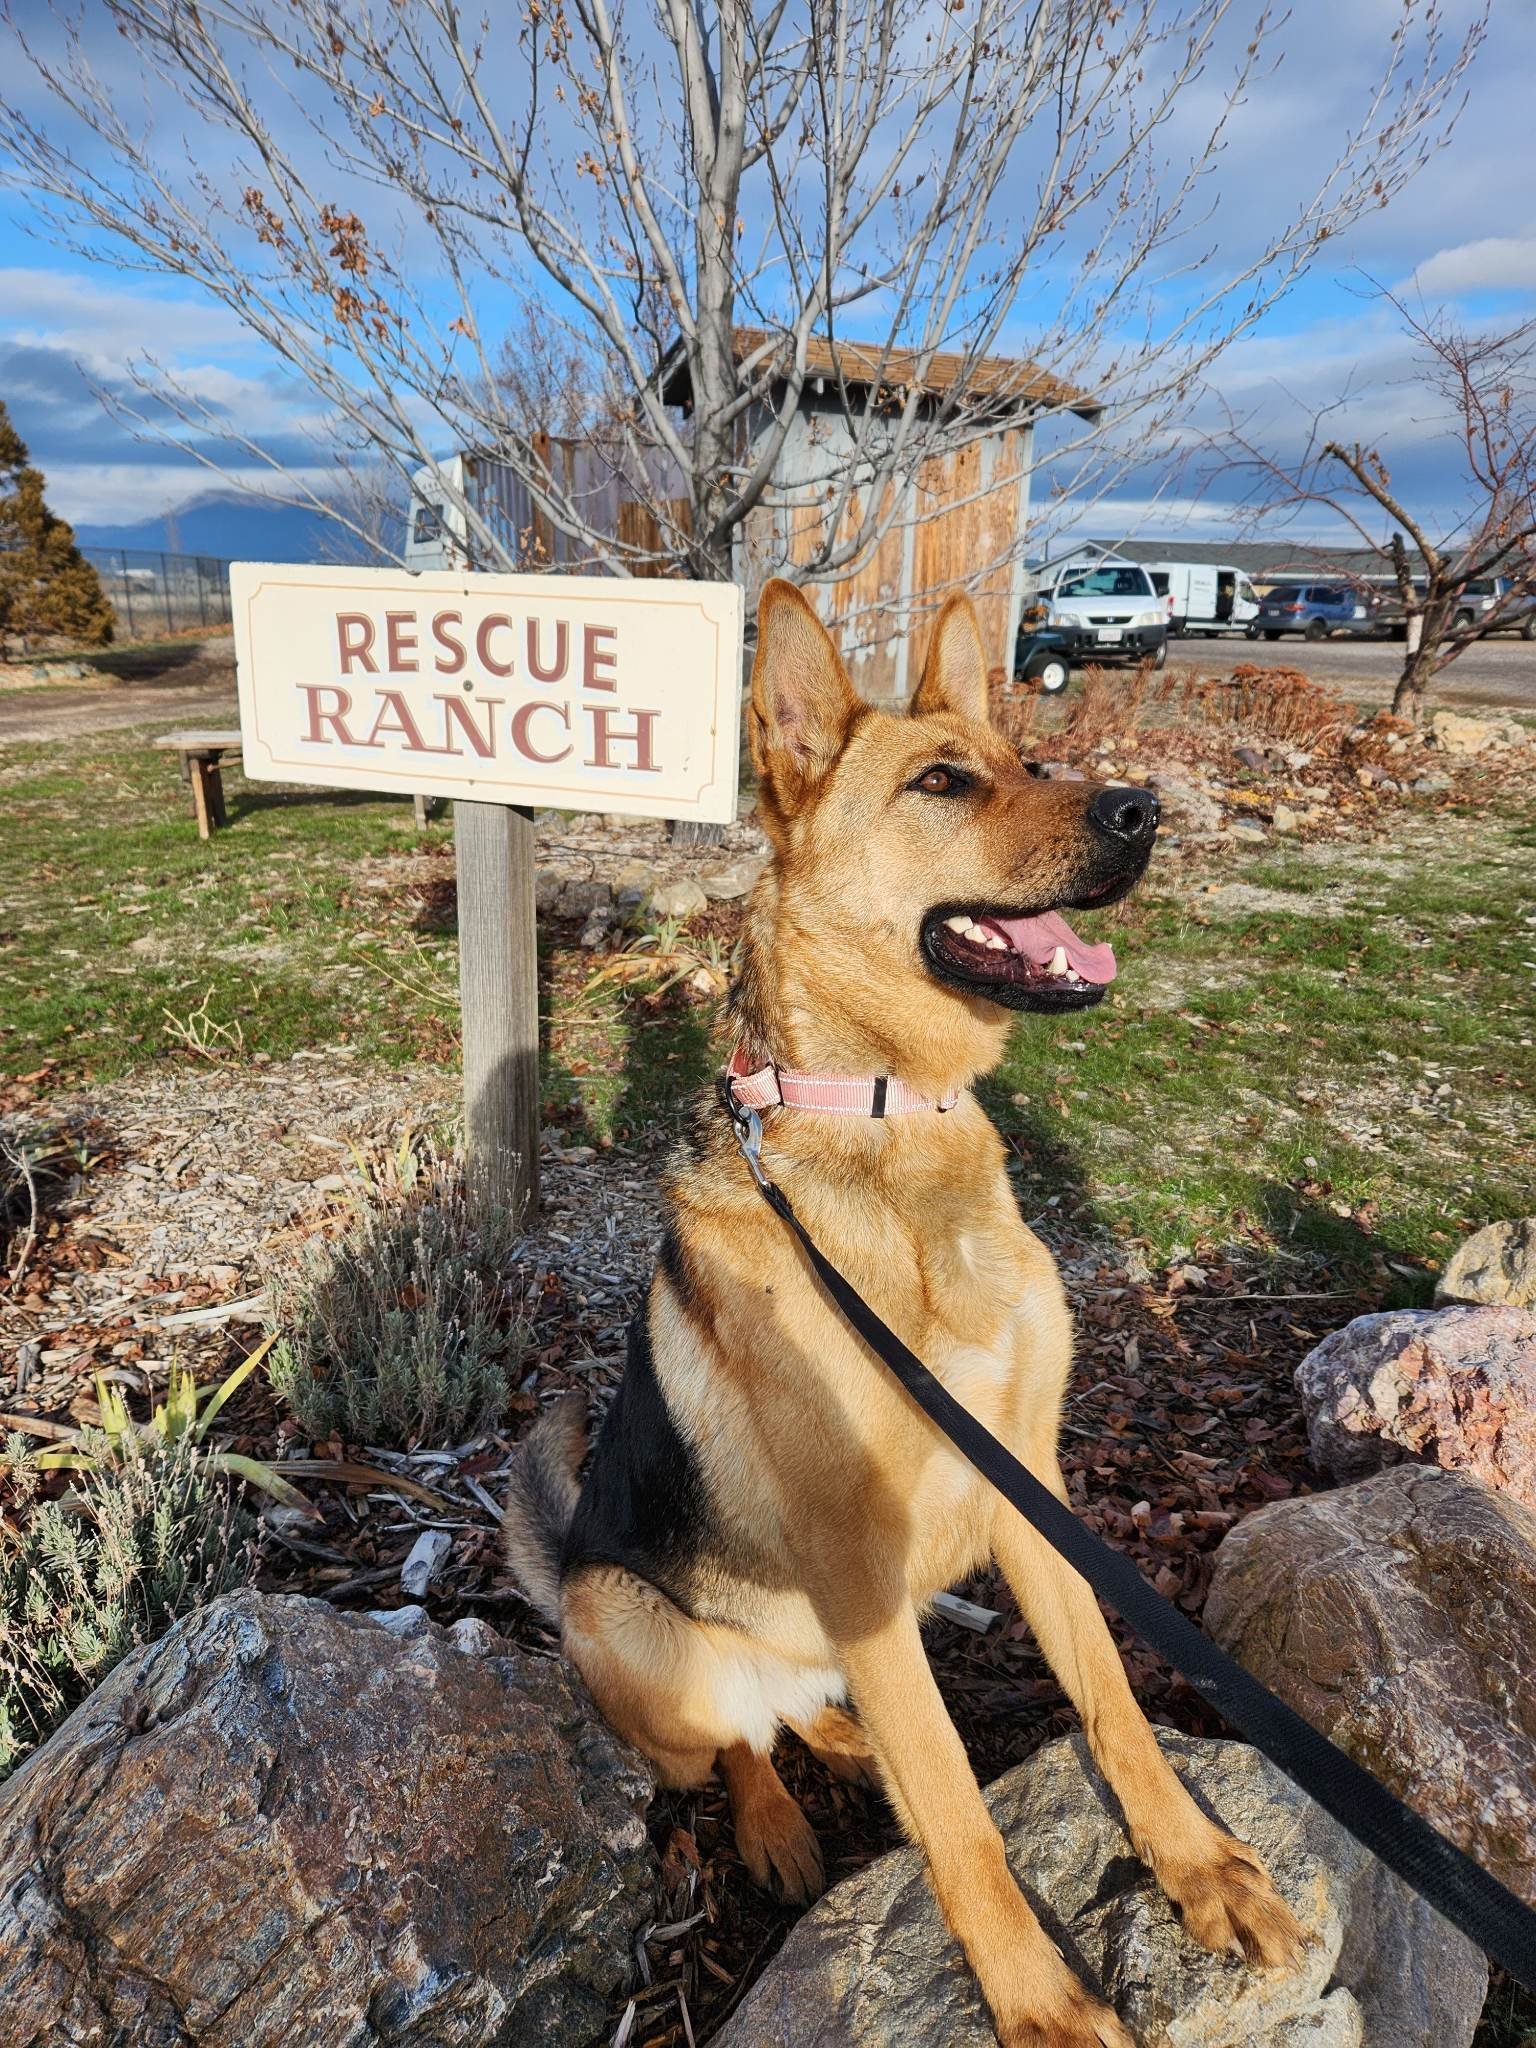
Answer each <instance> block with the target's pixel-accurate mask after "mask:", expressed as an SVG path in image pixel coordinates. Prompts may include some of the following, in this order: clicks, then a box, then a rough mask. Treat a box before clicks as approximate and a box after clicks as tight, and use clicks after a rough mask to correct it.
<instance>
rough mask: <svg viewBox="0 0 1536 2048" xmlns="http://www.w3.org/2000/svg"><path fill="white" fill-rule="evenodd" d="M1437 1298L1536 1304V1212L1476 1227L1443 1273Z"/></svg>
mask: <svg viewBox="0 0 1536 2048" xmlns="http://www.w3.org/2000/svg"><path fill="white" fill-rule="evenodd" d="M1435 1300H1436V1301H1437V1302H1452V1301H1473V1302H1505V1303H1507V1304H1508V1305H1509V1306H1510V1307H1512V1308H1536V1216H1521V1217H1519V1218H1517V1219H1516V1220H1515V1221H1514V1222H1512V1223H1490V1224H1488V1225H1487V1227H1486V1228H1485V1229H1483V1230H1476V1231H1474V1232H1473V1233H1472V1235H1471V1236H1470V1237H1469V1238H1468V1239H1467V1241H1466V1243H1465V1244H1464V1245H1462V1246H1461V1247H1460V1248H1459V1250H1457V1251H1456V1252H1455V1253H1454V1254H1453V1256H1452V1257H1451V1259H1450V1261H1449V1263H1448V1264H1447V1266H1446V1269H1445V1271H1444V1272H1443V1273H1442V1274H1441V1276H1440V1279H1439V1282H1438V1284H1437V1286H1436V1288H1435Z"/></svg>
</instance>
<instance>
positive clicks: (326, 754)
mask: <svg viewBox="0 0 1536 2048" xmlns="http://www.w3.org/2000/svg"><path fill="white" fill-rule="evenodd" d="M230 589H231V596H232V599H233V605H234V624H235V653H236V657H237V663H238V669H239V679H240V727H241V735H242V740H243V750H244V761H245V772H246V774H247V775H248V776H251V777H253V778H254V779H256V780H258V781H264V782H298V783H312V784H320V785H323V786H326V787H330V788H337V789H368V790H385V791H389V790H395V791H398V792H400V793H401V794H402V795H408V796H411V797H413V798H427V797H447V798H451V799H452V800H453V803H454V840H455V845H456V849H457V854H458V878H459V988H460V995H461V999H462V1010H463V1048H464V1110H465V1130H466V1141H467V1148H468V1153H469V1161H470V1171H471V1176H472V1180H473V1182H474V1184H475V1185H476V1186H477V1187H478V1188H479V1189H480V1190H481V1191H483V1192H484V1193H485V1194H487V1195H489V1196H491V1197H493V1198H494V1199H495V1200H497V1201H498V1202H500V1203H503V1204H505V1205H506V1206H507V1207H510V1208H512V1209H513V1210H515V1211H516V1212H518V1213H519V1214H522V1215H525V1216H526V1215H527V1214H530V1213H531V1212H532V1211H533V1210H534V1209H535V1208H536V1207H537V1203H538V1160H539V1110H538V1105H539V1006H538V977H537V953H536V932H535V921H534V850H533V810H534V807H535V806H539V807H544V806H548V807H550V808H553V809H556V810H566V811H614V812H619V813H623V814H627V815H629V816H632V817H642V818H685V819H695V820H697V821H699V822H700V823H705V824H720V825H725V824H729V823H730V822H731V821H732V820H733V819H734V817H735V815H736V767H737V734H738V730H739V720H740V702H741V650H742V612H741V592H740V590H739V589H737V587H736V586H735V585H734V584H729V583H681V582H676V583H675V582H670V581H666V580H656V581H650V580H646V581H632V582H622V581H619V580H617V579H614V578H610V577H606V576H494V575H484V576H481V575H466V574H463V573H455V572H453V571H450V570H442V571H430V572H428V573H425V574H421V575H411V574H410V573H408V572H407V571H404V570H394V569H352V570H334V569H322V568H312V567H307V566H304V567H299V566H293V565H289V564H277V563H256V562H236V563H235V564H233V566H232V567H231V570H230Z"/></svg>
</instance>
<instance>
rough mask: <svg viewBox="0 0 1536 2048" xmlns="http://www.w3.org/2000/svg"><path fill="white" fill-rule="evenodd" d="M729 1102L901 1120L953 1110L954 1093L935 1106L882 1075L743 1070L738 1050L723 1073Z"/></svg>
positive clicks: (742, 1056)
mask: <svg viewBox="0 0 1536 2048" xmlns="http://www.w3.org/2000/svg"><path fill="white" fill-rule="evenodd" d="M725 1078H726V1081H727V1084H728V1092H729V1094H730V1097H731V1099H732V1100H733V1101H734V1102H735V1103H737V1104H738V1105H739V1106H740V1107H741V1108H742V1109H775V1108H777V1107H778V1106H779V1105H780V1104H781V1103H782V1104H783V1106H784V1107H785V1108H786V1109H820V1110H826V1111H828V1112H830V1113H831V1114H832V1115H833V1116H904V1115H906V1113H907V1112H908V1111H909V1110H913V1109H938V1110H945V1109H953V1108H954V1106H955V1104H956V1103H957V1102H958V1101H959V1100H960V1090H959V1089H958V1088H956V1089H954V1090H953V1091H952V1093H950V1094H948V1095H944V1096H941V1097H940V1098H939V1099H938V1100H937V1101H935V1100H934V1098H933V1097H932V1096H929V1095H919V1094H918V1093H917V1091H916V1090H915V1089H913V1088H909V1087H908V1086H907V1084H906V1082H905V1081H899V1080H897V1079H895V1077H894V1076H891V1075H887V1074H797V1073H795V1072H793V1071H792V1070H791V1069H790V1068H788V1067H775V1066H771V1065H770V1066H766V1067H760V1068H759V1069H758V1071H757V1072H756V1073H755V1074H753V1073H749V1072H748V1071H747V1058H746V1054H745V1053H744V1052H743V1051H742V1049H741V1047H740V1046H739V1045H738V1046H737V1048H736V1050H735V1052H733V1053H732V1054H731V1063H730V1065H729V1066H728V1067H727V1068H726V1070H725Z"/></svg>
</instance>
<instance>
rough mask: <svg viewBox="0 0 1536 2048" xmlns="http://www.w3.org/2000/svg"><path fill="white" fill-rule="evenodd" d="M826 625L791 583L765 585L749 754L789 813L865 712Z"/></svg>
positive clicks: (776, 808)
mask: <svg viewBox="0 0 1536 2048" xmlns="http://www.w3.org/2000/svg"><path fill="white" fill-rule="evenodd" d="M864 709H865V707H864V704H863V702H862V701H861V699H860V698H859V697H858V696H857V695H856V694H855V692H854V689H853V685H852V684H851V683H850V682H849V680H848V676H847V672H846V670H845V669H844V667H843V664H842V661H841V659H840V658H839V655H838V652H837V649H836V648H835V647H834V646H833V645H832V642H831V639H830V638H829V636H828V634H827V629H826V627H825V626H823V624H822V623H821V621H820V619H818V618H817V616H816V614H815V613H814V612H813V611H812V610H811V607H810V606H809V605H808V604H807V603H806V601H805V599H804V598H803V597H802V596H801V595H800V593H799V591H798V590H796V589H795V587H794V585H793V584H792V583H784V582H782V581H780V579H779V578H778V577H775V578H774V579H773V581H772V582H770V583H767V584H765V585H764V586H763V594H762V598H761V600H760V602H759V604H758V607H757V659H756V660H755V661H754V662H753V664H752V720H751V724H752V760H753V762H754V764H755V766H756V768H757V773H758V779H759V782H760V783H761V785H762V790H763V794H764V795H765V796H766V797H767V798H768V800H769V806H770V808H771V810H772V811H773V812H776V813H778V814H779V815H780V816H784V817H787V816H788V815H789V814H790V813H791V812H793V811H794V810H795V809H796V808H797V807H798V806H799V804H800V803H801V802H802V801H803V800H804V799H805V797H806V796H807V795H808V794H809V793H810V791H811V790H812V789H813V788H814V787H815V785H816V784H817V783H818V782H819V781H820V780H821V778H822V776H823V775H825V774H826V772H827V770H828V769H829V768H830V767H831V766H832V764H833V762H834V761H835V760H836V759H837V757H838V755H839V754H840V753H841V752H842V750H843V748H844V746H845V745H846V744H847V741H848V736H849V734H850V733H851V732H852V730H853V728H854V726H855V725H856V724H857V723H858V720H859V718H860V717H861V716H862V714H863V712H864Z"/></svg>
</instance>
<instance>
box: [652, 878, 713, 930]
mask: <svg viewBox="0 0 1536 2048" xmlns="http://www.w3.org/2000/svg"><path fill="white" fill-rule="evenodd" d="M708 908H709V898H708V897H707V896H706V895H705V894H704V891H703V890H702V889H701V888H700V887H699V885H698V883H697V882H694V881H691V880H689V879H688V877H687V876H683V877H681V878H680V879H679V880H677V881H675V882H663V883H662V884H661V886H660V887H659V888H656V889H653V890H652V891H651V911H652V914H653V915H654V916H656V917H671V918H676V919H678V920H679V921H680V922H686V921H687V920H688V919H689V918H690V917H697V916H698V915H699V914H700V912H701V911H704V910H707V909H708Z"/></svg>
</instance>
